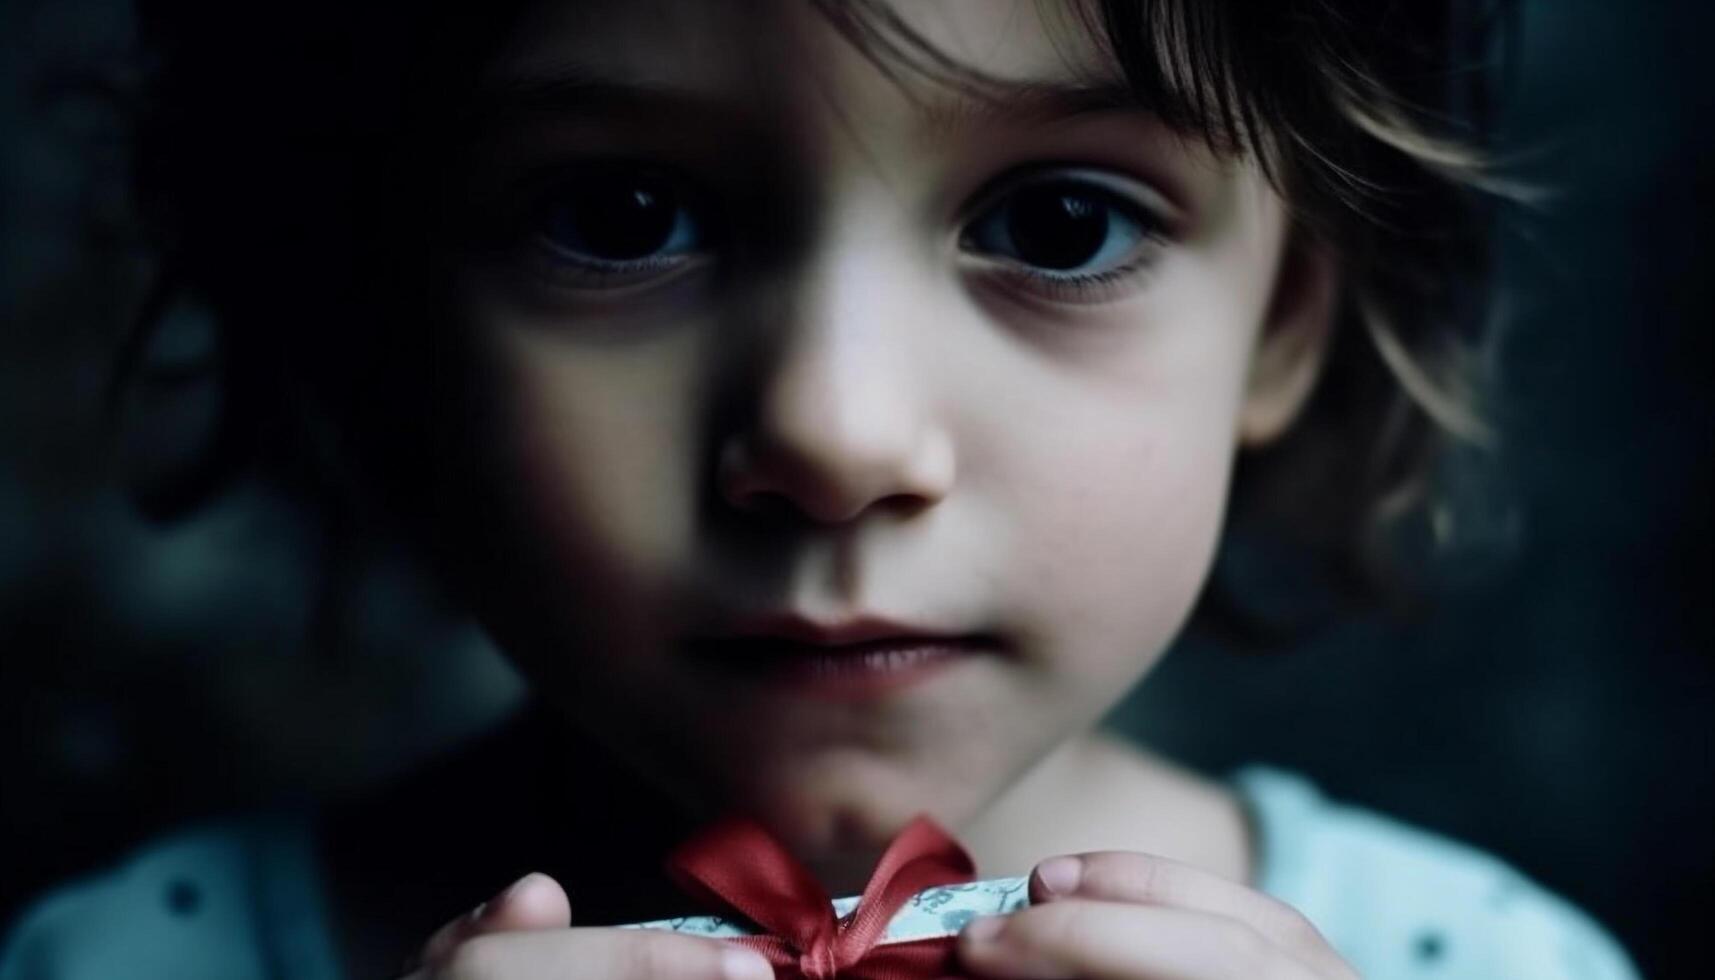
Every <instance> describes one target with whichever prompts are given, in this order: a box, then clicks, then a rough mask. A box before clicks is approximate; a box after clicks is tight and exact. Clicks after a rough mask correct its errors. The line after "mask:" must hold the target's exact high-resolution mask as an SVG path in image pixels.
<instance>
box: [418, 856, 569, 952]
mask: <svg viewBox="0 0 1715 980" xmlns="http://www.w3.org/2000/svg"><path fill="white" fill-rule="evenodd" d="M571 924H572V906H571V902H570V901H569V900H568V899H567V898H566V891H565V889H563V888H561V887H560V883H559V882H557V881H555V880H554V879H552V878H550V877H548V876H547V875H545V874H540V873H538V872H531V873H530V874H527V875H525V876H524V877H522V878H520V879H518V880H517V881H515V882H513V883H512V884H511V885H508V886H507V887H506V890H504V891H502V892H501V893H500V894H498V895H496V896H494V897H493V898H491V899H489V900H488V901H486V902H483V903H482V904H481V905H478V906H477V907H476V908H474V909H471V910H470V911H469V912H467V913H465V914H464V915H461V916H459V917H458V918H456V919H454V920H452V921H451V922H449V923H447V924H446V925H444V926H442V927H440V928H439V929H437V930H435V934H434V935H432V936H430V937H429V940H428V942H426V943H424V944H423V948H422V950H421V951H420V952H419V953H418V954H417V960H416V962H417V963H419V964H434V963H438V962H440V961H441V960H443V959H445V958H446V956H447V955H448V954H449V953H451V952H452V951H453V950H454V949H456V948H457V947H458V946H459V944H460V943H463V942H465V941H466V940H468V939H471V938H473V937H475V936H480V935H484V934H486V933H491V932H515V931H519V930H524V929H564V928H566V927H567V926H570V925H571Z"/></svg>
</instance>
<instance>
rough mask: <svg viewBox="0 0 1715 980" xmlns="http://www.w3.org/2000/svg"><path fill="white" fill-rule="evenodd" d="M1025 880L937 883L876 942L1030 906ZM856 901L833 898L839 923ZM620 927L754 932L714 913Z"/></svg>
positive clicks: (933, 932)
mask: <svg viewBox="0 0 1715 980" xmlns="http://www.w3.org/2000/svg"><path fill="white" fill-rule="evenodd" d="M1028 885H1029V879H1028V878H994V879H991V880H989V881H973V882H970V883H968V884H963V885H938V886H936V887H934V888H928V889H925V890H923V891H920V892H918V893H917V894H915V895H913V896H911V898H910V900H909V901H907V902H906V903H905V906H904V907H903V908H901V909H900V910H899V912H898V914H896V915H895V916H894V917H893V920H892V921H891V922H889V923H888V924H887V932H886V933H884V934H883V935H882V937H881V940H880V943H879V944H881V945H885V944H887V943H901V942H906V941H908V940H913V939H938V938H940V937H943V936H951V935H955V934H957V933H958V931H959V930H960V929H963V928H964V927H965V923H967V922H969V921H971V920H972V919H974V918H976V917H977V916H980V915H1006V914H1008V913H1010V912H1016V911H1018V910H1019V909H1021V908H1024V907H1025V906H1026V905H1029V904H1030V889H1029V888H1028ZM857 904H858V899H857V897H856V896H853V897H851V898H836V899H834V915H836V916H838V917H839V918H840V919H841V921H844V920H845V917H846V916H847V915H849V914H851V911H852V909H854V908H856V907H857ZM621 928H624V929H667V930H670V931H672V932H684V933H690V934H692V935H697V936H712V937H714V938H717V939H732V938H736V937H739V936H754V935H757V933H758V930H757V929H755V928H753V927H751V926H750V924H749V923H747V922H745V921H744V920H743V919H730V918H726V917H724V916H718V915H689V916H680V917H678V918H674V919H658V920H656V921H654V922H639V923H636V924H635V925H628V926H622V927H621Z"/></svg>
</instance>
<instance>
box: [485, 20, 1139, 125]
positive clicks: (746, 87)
mask: <svg viewBox="0 0 1715 980" xmlns="http://www.w3.org/2000/svg"><path fill="white" fill-rule="evenodd" d="M888 6H889V8H890V9H891V11H892V12H893V13H894V14H896V15H897V17H898V26H899V27H902V28H903V29H904V30H903V32H902V36H900V37H888V38H887V39H886V40H885V42H883V45H884V46H885V45H891V44H894V43H897V42H900V41H901V40H905V39H906V38H909V40H905V43H906V44H907V46H909V45H910V44H911V43H912V42H913V41H921V42H922V43H923V44H925V45H927V46H928V47H929V48H930V49H931V50H932V51H933V52H934V54H933V57H934V58H943V57H944V58H945V59H947V60H948V61H949V62H950V63H951V64H953V65H956V66H957V67H958V69H959V70H961V71H963V70H969V71H972V72H974V73H976V74H977V75H980V76H983V77H985V78H989V79H994V80H999V81H1004V82H1010V83H1019V84H1020V85H1024V86H1035V87H1045V88H1055V87H1081V88H1085V89H1091V90H1094V89H1098V88H1102V87H1104V86H1105V87H1107V88H1110V89H1112V88H1117V87H1118V86H1119V81H1120V79H1119V73H1118V72H1117V70H1115V69H1114V68H1113V66H1112V64H1111V59H1109V58H1108V57H1106V56H1105V55H1104V54H1103V52H1102V51H1101V49H1100V48H1099V46H1098V45H1097V44H1096V42H1095V39H1094V38H1093V37H1092V36H1091V34H1090V32H1089V30H1088V29H1087V27H1086V26H1085V22H1084V21H1082V20H1080V19H1079V18H1078V17H1077V16H1075V15H1074V12H1073V11H1074V7H1075V4H1072V3H1062V4H1043V3H1040V2H1038V0H892V2H891V3H890V4H888ZM841 16H844V15H843V14H839V13H835V14H833V15H832V16H830V15H829V14H828V13H825V12H822V11H820V10H818V8H817V6H816V5H815V4H812V3H809V2H806V0H733V2H720V3H709V2H707V0H541V2H538V3H534V4H532V5H530V7H529V8H528V10H527V13H526V14H525V16H524V17H523V18H522V19H521V21H520V24H519V27H518V29H517V30H516V31H515V32H514V35H513V37H512V39H511V42H510V43H509V44H508V45H507V46H506V48H505V49H504V50H503V51H502V53H501V55H500V56H499V57H498V58H497V59H496V61H495V63H494V64H493V66H492V77H494V78H496V79H498V80H501V81H503V82H511V81H515V80H533V79H539V78H554V77H566V76H568V75H574V74H575V75H577V76H578V77H581V78H587V79H594V80H599V81H602V82H612V83H615V84H618V85H624V86H630V87H635V88H639V89H646V90H650V89H652V90H664V91H673V92H679V93H685V94H690V95H695V96H699V97H701V98H703V99H706V100H708V101H711V102H713V101H717V100H721V101H725V100H733V101H738V102H743V103H747V104H751V105H759V104H761V105H766V106H767V108H768V109H774V108H777V107H778V103H782V102H785V101H787V100H791V99H802V98H803V97H805V96H810V95H813V94H814V93H815V92H818V91H819V92H822V93H823V94H826V93H828V92H829V91H830V90H831V91H833V92H834V93H835V94H836V95H838V96H842V99H841V101H845V99H844V98H843V97H844V96H858V95H860V94H861V93H860V92H858V91H855V90H856V89H878V88H881V87H886V88H888V89H890V90H892V91H891V94H892V95H894V96H895V97H897V96H898V95H899V94H900V93H899V87H900V86H901V85H906V86H913V87H916V85H917V83H922V84H923V85H924V86H925V87H924V88H923V89H922V91H921V92H920V93H915V94H926V95H929V96H931V97H928V98H922V99H914V100H913V101H914V103H915V104H917V105H918V106H919V107H920V108H923V109H925V110H926V111H930V112H933V111H935V110H936V108H937V107H938V106H944V105H946V104H948V103H950V102H956V103H960V104H967V103H968V100H959V99H954V98H951V96H953V94H954V93H953V91H952V90H951V89H950V88H948V87H947V86H945V85H936V84H934V83H928V82H925V81H924V80H922V79H913V78H911V77H909V76H910V74H911V73H910V72H909V71H907V72H904V73H900V72H888V71H884V70H881V69H878V67H877V65H876V64H875V63H874V62H872V61H871V60H870V56H873V55H877V54H878V53H879V56H880V57H881V58H883V59H884V60H885V59H886V58H887V57H888V55H887V54H885V53H880V47H877V48H875V49H873V50H871V51H869V52H867V53H866V52H864V51H860V50H859V49H858V45H857V44H856V43H854V42H853V40H852V39H851V38H849V37H848V36H846V35H844V34H842V32H841V31H840V29H839V28H838V27H837V26H836V24H835V19H836V18H838V17H841ZM877 25H879V26H882V27H883V29H884V30H885V29H886V27H887V25H885V24H884V23H883V21H881V20H879V19H877V20H873V21H870V22H868V23H867V24H866V25H865V26H877ZM889 74H891V75H893V77H892V78H891V79H890V78H888V75H889ZM931 89H939V91H932V92H931V91H930V90H931ZM771 103H772V104H771Z"/></svg>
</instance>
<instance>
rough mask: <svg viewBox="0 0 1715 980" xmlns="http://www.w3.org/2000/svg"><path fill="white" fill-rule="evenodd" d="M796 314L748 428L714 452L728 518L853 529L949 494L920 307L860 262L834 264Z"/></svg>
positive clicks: (949, 473) (948, 444) (945, 436)
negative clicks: (879, 512) (850, 525)
mask: <svg viewBox="0 0 1715 980" xmlns="http://www.w3.org/2000/svg"><path fill="white" fill-rule="evenodd" d="M834 265H835V267H834V268H832V269H828V270H825V274H824V275H823V276H822V277H820V281H819V282H818V283H817V284H816V286H815V287H814V288H811V289H806V290H805V293H806V294H813V298H810V299H805V300H803V301H801V302H800V303H798V304H797V305H796V310H795V312H794V313H793V314H792V319H793V322H792V323H790V324H788V325H787V329H785V330H784V331H782V333H781V337H782V344H783V346H782V347H781V349H780V350H779V351H778V353H777V355H776V356H775V357H774V358H773V359H772V360H771V361H770V363H769V365H768V367H767V368H766V370H765V372H764V374H763V375H762V377H761V379H760V384H759V386H758V388H757V389H756V392H757V393H756V395H755V402H754V403H753V405H752V410H751V412H750V413H747V414H748V416H749V419H750V422H749V423H748V424H747V425H745V426H743V427H742V428H741V429H740V430H739V431H735V432H732V433H730V434H729V436H728V437H727V438H726V440H725V442H724V444H723V445H722V447H721V452H720V458H719V473H718V475H717V476H718V482H719V485H720V489H721V493H722V495H723V496H724V497H725V499H726V500H727V501H728V502H729V503H731V504H733V505H734V506H736V507H739V508H741V509H746V510H759V509H764V508H767V507H769V506H775V505H781V504H784V505H788V506H790V507H791V508H793V509H795V510H797V511H799V512H800V513H801V514H802V515H803V516H805V517H808V518H810V519H811V520H814V521H817V522H820V523H826V524H833V523H840V522H844V521H849V520H852V519H853V518H856V517H857V516H858V515H860V514H863V513H865V512H866V511H868V510H869V509H870V508H872V507H874V506H877V505H886V506H890V507H899V508H904V509H917V508H921V507H925V506H929V505H933V504H934V503H936V502H937V501H939V500H941V499H942V498H943V497H945V496H946V495H947V493H948V492H949V491H951V489H952V486H953V479H954V474H955V470H956V465H957V464H956V460H955V458H954V444H953V439H952V435H951V432H950V431H949V430H948V429H947V428H946V427H945V426H944V425H943V424H942V420H941V418H940V415H939V403H940V402H941V401H942V399H941V398H940V397H939V393H938V392H937V391H935V390H934V384H935V383H934V376H933V372H934V370H935V367H934V364H933V363H932V358H931V357H926V356H924V355H926V354H927V353H928V348H929V347H931V346H932V345H924V344H921V343H914V338H913V332H914V331H924V330H929V329H932V328H933V325H932V324H930V323H926V322H922V321H923V320H925V319H926V316H925V312H924V311H925V310H926V309H927V306H926V304H925V297H924V296H922V295H921V294H916V295H913V294H914V293H915V291H914V290H912V289H910V288H909V287H908V286H905V285H904V279H905V277H900V276H893V275H887V274H884V272H883V271H882V270H880V269H878V268H876V267H875V266H874V264H873V263H867V262H865V261H863V260H862V259H861V257H859V258H858V259H856V260H854V261H847V262H839V263H834Z"/></svg>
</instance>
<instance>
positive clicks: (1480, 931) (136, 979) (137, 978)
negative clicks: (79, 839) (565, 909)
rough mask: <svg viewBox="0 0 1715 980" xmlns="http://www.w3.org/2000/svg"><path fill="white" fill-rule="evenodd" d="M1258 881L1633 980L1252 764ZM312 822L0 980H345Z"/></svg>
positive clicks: (174, 880) (1446, 974)
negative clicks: (335, 940)
mask: <svg viewBox="0 0 1715 980" xmlns="http://www.w3.org/2000/svg"><path fill="white" fill-rule="evenodd" d="M1232 782H1233V785H1234V787H1235V788H1236V789H1237V791H1238V793H1239V797H1240V799H1241V801H1242V802H1243V803H1244V805H1245V807H1246V809H1247V810H1248V812H1249V814H1250V816H1251V820H1252V824H1253V826H1254V828H1255V833H1256V838H1257V840H1256V843H1257V846H1258V849H1259V853H1258V885H1259V886H1260V887H1261V888H1262V890H1263V891H1266V892H1268V893H1269V894H1271V895H1274V896H1275V897H1277V898H1280V899H1281V900H1283V901H1285V902H1287V903H1288V904H1290V905H1292V906H1294V907H1295V908H1297V909H1298V910H1299V911H1301V912H1303V913H1304V914H1305V915H1306V916H1308V917H1309V918H1310V920H1311V921H1312V922H1314V923H1315V924H1316V926H1317V928H1319V929H1320V930H1321V931H1322V934H1323V935H1324V936H1325V937H1327V939H1328V940H1329V942H1331V943H1332V944H1333V945H1334V947H1335V948H1336V949H1337V950H1339V952H1340V953H1341V955H1343V956H1344V957H1345V958H1346V959H1347V961H1348V962H1350V963H1351V964H1352V966H1353V967H1354V968H1356V969H1357V971H1358V972H1359V973H1360V974H1361V975H1362V976H1364V977H1367V978H1370V980H1454V978H1470V980H1477V978H1485V980H1486V978H1496V980H1635V978H1636V977H1637V975H1638V974H1637V971H1636V969H1635V968H1634V967H1633V966H1632V964H1631V963H1630V961H1629V960H1628V959H1627V958H1626V955H1625V953H1624V952H1623V951H1622V950H1621V949H1620V947H1619V945H1618V944H1617V943H1615V942H1614V940H1613V939H1612V938H1611V937H1609V936H1608V935H1607V933H1605V932H1604V931H1603V930H1602V929H1601V927H1600V926H1598V925H1596V924H1595V923H1594V922H1593V921H1592V920H1591V919H1590V918H1589V917H1588V916H1586V915H1584V914H1583V913H1582V912H1580V911H1579V910H1578V909H1576V908H1574V907H1573V906H1571V905H1570V904H1568V903H1566V902H1565V901H1563V900H1562V899H1560V898H1558V897H1556V896H1554V895H1552V894H1549V893H1548V892H1546V891H1544V890H1543V889H1541V888H1540V887H1538V886H1536V885H1535V884H1533V883H1531V882H1530V881H1529V880H1527V879H1526V878H1524V877H1523V876H1522V875H1520V874H1519V873H1518V872H1516V871H1514V870H1513V869H1511V868H1510V867H1508V866H1507V865H1506V864H1504V863H1503V862H1501V861H1499V860H1498V859H1496V858H1494V857H1491V856H1489V855H1487V854H1484V853H1482V852H1480V851H1477V850H1475V849H1473V848H1470V847H1466V846H1465V845H1462V844H1457V843H1454V842H1453V841H1450V840H1447V839H1445V838H1441V837H1438V836H1435V835H1433V834H1429V833H1426V832H1424V831H1421V830H1417V829H1415V828H1412V827H1408V826H1406V825H1404V824H1401V823H1399V822H1397V821H1395V820H1391V819H1389V818H1387V817H1383V816H1380V815H1378V814H1375V813H1372V812H1369V811H1365V810H1361V809H1357V808H1353V807H1346V806H1340V805H1338V804H1335V803H1331V802H1329V801H1328V800H1326V799H1324V798H1323V797H1322V796H1321V795H1320V794H1319V793H1318V792H1317V791H1316V789H1315V788H1314V787H1313V786H1312V785H1311V784H1310V783H1308V782H1306V781H1305V780H1304V779H1302V778H1300V777H1298V776H1295V775H1291V774H1289V773H1285V772H1281V771H1279V770H1275V769H1267V768H1262V767H1250V768H1246V769H1243V770H1241V771H1240V772H1238V773H1237V774H1236V775H1235V776H1234V777H1233V779H1232ZM326 908H327V906H326V898H325V895H324V892H323V883H322V879H321V869H320V867H319V866H318V862H317V859H316V857H315V847H314V839H313V836H312V830H311V823H310V821H309V820H308V819H306V818H303V817H268V818H253V819H250V820H247V821H243V822H237V823H227V824H220V825H214V826H208V827H203V828H199V829H193V830H189V831H186V832H183V833H179V834H176V835H174V836H172V837H169V838H166V839H164V840H162V841H159V842H156V843H153V844H150V845H147V846H145V847H143V848H142V849H140V850H139V851H137V852H136V853H135V854H134V855H133V856H132V857H130V858H129V859H127V860H126V861H125V862H123V863H122V864H121V865H120V866H119V867H118V868H117V869H115V870H113V871H110V872H107V873H104V874H100V875H96V876H93V877H90V878H87V879H84V880H82V881H77V882H73V883H70V884H68V885H65V886H63V887H61V888H60V889H58V890H57V891H55V892H53V893H51V894H49V895H48V896H47V897H46V898H44V899H43V900H41V901H40V902H38V903H37V904H36V905H35V906H33V907H32V908H31V909H29V910H28V911H27V912H26V913H25V915H24V916H23V917H22V918H21V919H20V920H19V921H18V923H17V924H16V925H15V927H14V928H13V930H12V931H11V934H10V935H9V936H8V938H7V940H6V942H5V943H4V944H3V945H0V980H343V976H342V971H341V967H340V964H339V960H338V957H337V955H336V953H335V946H334V942H333V938H332V932H331V929H330V924H329V922H328V919H327V912H326Z"/></svg>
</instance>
